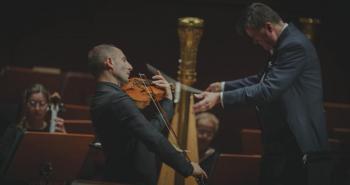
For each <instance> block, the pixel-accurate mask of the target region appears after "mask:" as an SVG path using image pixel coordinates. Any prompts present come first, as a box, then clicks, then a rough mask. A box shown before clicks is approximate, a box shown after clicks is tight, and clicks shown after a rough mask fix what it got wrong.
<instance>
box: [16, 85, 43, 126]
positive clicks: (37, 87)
mask: <svg viewBox="0 0 350 185" xmlns="http://www.w3.org/2000/svg"><path fill="white" fill-rule="evenodd" d="M35 93H42V94H43V95H44V97H45V99H46V101H47V103H50V102H49V101H50V92H49V91H48V90H47V89H46V87H45V86H44V85H42V84H38V83H37V84H34V85H32V86H31V87H29V88H27V89H25V90H24V92H23V96H22V105H21V106H20V111H19V116H18V119H17V123H19V124H20V123H21V122H22V120H23V118H24V117H25V114H26V106H27V103H28V101H29V99H30V97H31V96H32V95H33V94H35ZM18 126H21V127H24V126H23V125H18Z"/></svg>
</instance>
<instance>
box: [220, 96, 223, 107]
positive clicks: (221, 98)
mask: <svg viewBox="0 0 350 185" xmlns="http://www.w3.org/2000/svg"><path fill="white" fill-rule="evenodd" d="M220 103H221V106H222V108H224V92H220Z"/></svg>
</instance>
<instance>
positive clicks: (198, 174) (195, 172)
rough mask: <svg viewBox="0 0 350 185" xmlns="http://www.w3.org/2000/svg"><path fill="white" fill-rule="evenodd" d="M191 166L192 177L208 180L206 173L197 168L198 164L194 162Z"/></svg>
mask: <svg viewBox="0 0 350 185" xmlns="http://www.w3.org/2000/svg"><path fill="white" fill-rule="evenodd" d="M191 165H192V167H193V173H192V176H194V177H198V178H205V179H207V178H208V175H207V173H205V171H204V170H203V169H202V168H201V167H200V166H199V164H197V163H195V162H191Z"/></svg>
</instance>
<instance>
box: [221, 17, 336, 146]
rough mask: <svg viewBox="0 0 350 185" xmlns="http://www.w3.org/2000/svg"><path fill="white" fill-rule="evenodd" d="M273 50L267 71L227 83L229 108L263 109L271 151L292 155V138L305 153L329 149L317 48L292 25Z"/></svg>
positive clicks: (266, 140)
mask: <svg viewBox="0 0 350 185" xmlns="http://www.w3.org/2000/svg"><path fill="white" fill-rule="evenodd" d="M273 51H274V53H273V55H272V57H271V63H270V65H269V66H268V67H267V69H266V70H265V71H264V72H263V73H261V74H259V75H253V76H249V77H247V78H244V79H239V80H234V81H228V82H225V87H224V92H223V104H224V107H225V108H226V107H231V106H234V105H236V104H242V103H254V104H256V105H258V106H257V107H258V110H259V115H260V118H261V120H262V130H263V132H262V134H263V144H264V152H265V153H274V152H277V153H278V152H286V151H287V150H288V147H290V145H288V144H289V143H292V142H293V141H291V140H293V138H292V137H295V139H296V141H297V144H298V147H299V148H300V149H301V151H302V152H303V153H312V152H320V151H328V149H329V146H328V136H327V130H326V124H325V117H324V109H323V95H322V93H323V92H322V91H323V90H322V79H321V69H320V64H319V59H318V56H317V53H316V50H315V48H314V47H313V45H312V43H311V42H310V41H309V40H308V39H307V38H306V37H305V36H304V34H303V33H301V32H300V31H299V30H298V29H297V28H296V27H295V26H294V25H293V24H290V25H288V26H287V27H286V28H285V30H283V32H282V33H281V35H280V37H279V38H278V41H277V45H276V47H275V48H274V50H273Z"/></svg>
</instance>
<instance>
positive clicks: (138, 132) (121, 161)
mask: <svg viewBox="0 0 350 185" xmlns="http://www.w3.org/2000/svg"><path fill="white" fill-rule="evenodd" d="M163 105H164V104H163ZM166 106H171V104H170V105H169V102H168V104H167V105H166ZM166 106H165V107H166ZM168 110H169V108H168ZM168 114H169V111H168ZM170 114H172V113H170ZM91 115H92V120H93V124H94V127H95V130H96V133H97V137H98V138H99V140H100V141H101V143H102V146H103V149H104V152H105V156H106V165H107V173H106V174H107V178H108V179H107V180H112V181H117V182H122V183H131V184H147V185H152V184H156V181H157V176H156V173H157V169H156V162H155V155H154V154H156V155H157V156H158V157H159V158H160V159H161V160H162V161H163V162H165V163H167V164H168V165H170V166H171V167H173V168H174V169H175V170H176V171H178V172H179V173H181V174H182V175H184V176H189V175H191V174H192V171H193V168H192V166H191V164H190V163H189V162H188V161H186V159H185V157H184V156H183V155H182V154H180V153H179V152H177V151H176V150H175V149H174V148H173V146H171V144H170V143H169V142H168V140H167V139H166V138H165V137H164V136H163V135H162V134H161V133H160V131H159V129H161V128H162V127H163V123H161V122H160V121H159V119H157V118H156V119H154V120H153V121H152V123H150V122H149V121H148V120H147V119H146V118H145V117H144V115H143V114H142V113H141V112H140V111H139V110H138V108H137V107H136V105H135V103H134V102H133V101H132V100H131V99H130V97H129V96H128V95H127V94H125V93H124V92H123V91H122V90H121V89H120V88H119V87H118V86H117V85H115V84H112V83H108V82H100V83H98V84H97V86H96V92H95V96H94V97H93V99H92V104H91ZM170 116H171V115H170ZM157 120H158V121H157Z"/></svg>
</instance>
